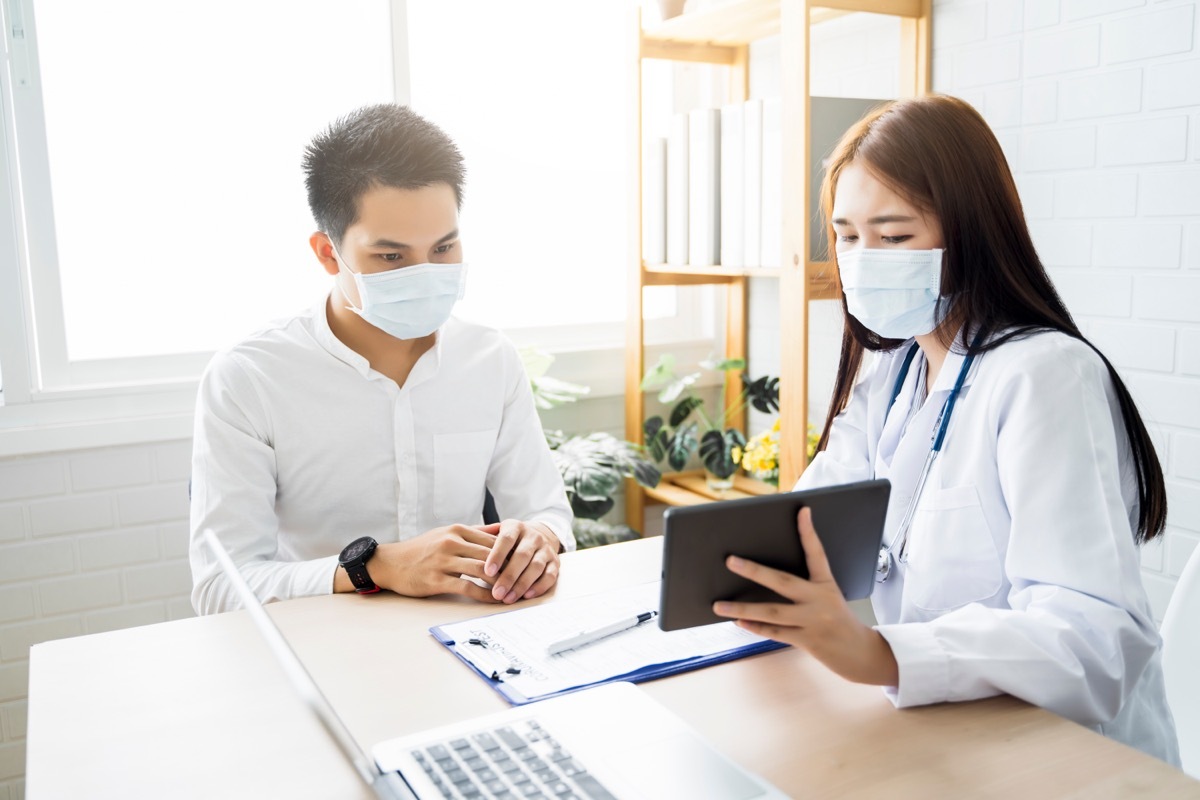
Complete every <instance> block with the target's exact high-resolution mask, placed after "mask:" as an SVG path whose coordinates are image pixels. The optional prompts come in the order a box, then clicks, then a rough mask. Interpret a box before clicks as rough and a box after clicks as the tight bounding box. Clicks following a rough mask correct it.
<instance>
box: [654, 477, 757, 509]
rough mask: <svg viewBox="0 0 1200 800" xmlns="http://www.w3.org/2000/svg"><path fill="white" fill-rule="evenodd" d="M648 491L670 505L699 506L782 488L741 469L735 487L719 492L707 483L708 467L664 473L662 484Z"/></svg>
mask: <svg viewBox="0 0 1200 800" xmlns="http://www.w3.org/2000/svg"><path fill="white" fill-rule="evenodd" d="M644 491H645V492H646V497H647V499H649V500H650V501H651V502H657V503H665V504H667V505H669V506H696V505H700V504H702V503H715V502H717V501H718V500H736V499H739V498H744V497H757V496H759V495H764V494H775V493H776V492H777V491H778V490H777V489H776V488H775V487H774V486H772V485H771V484H769V483H763V482H762V481H759V480H755V479H754V478H751V477H749V476H747V475H742V474H740V473H739V474H737V475H735V476H734V478H733V488H732V489H727V490H726V491H723V492H716V491H713V490H712V489H709V488H708V484H707V483H705V480H704V470H694V471H691V472H673V473H668V474H666V475H663V476H662V480H661V481H659V484H658V486H656V487H655V488H653V489H645V490H644Z"/></svg>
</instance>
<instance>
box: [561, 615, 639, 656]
mask: <svg viewBox="0 0 1200 800" xmlns="http://www.w3.org/2000/svg"><path fill="white" fill-rule="evenodd" d="M657 616H658V612H657V611H647V612H645V613H642V614H638V615H637V616H636V617H630V618H629V619H623V620H621V621H620V622H614V623H612V624H611V625H605V626H604V627H603V628H596V629H595V630H590V631H580V632H579V633H577V634H575V635H574V636H570V637H568V638H566V639H560V640H558V641H557V642H551V643H550V644H549V645H548V646H547V647H546V649H547V650H548V651H549V652H550V655H556V654H557V653H561V652H563V651H564V650H573V649H575V648H576V647H582V646H583V645H585V644H591V643H592V642H594V641H596V640H597V639H603V638H604V637H605V636H612V635H613V634H614V633H620V632H621V631H624V630H628V629H630V628H636V627H637V626H638V625H641V624H642V623H643V622H645V621H646V620H649V619H654V618H655V617H657Z"/></svg>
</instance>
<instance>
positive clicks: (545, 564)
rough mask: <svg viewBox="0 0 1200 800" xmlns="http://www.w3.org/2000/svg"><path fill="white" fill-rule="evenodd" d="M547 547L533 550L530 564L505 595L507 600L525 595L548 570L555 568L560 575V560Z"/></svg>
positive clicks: (510, 600)
mask: <svg viewBox="0 0 1200 800" xmlns="http://www.w3.org/2000/svg"><path fill="white" fill-rule="evenodd" d="M548 549H549V548H547V547H543V548H540V549H537V550H534V551H533V556H532V557H531V558H530V559H529V564H528V566H526V567H525V570H524V571H523V572H522V573H521V575H520V577H519V578H517V580H516V581H515V582H514V583H513V585H512V589H510V590H509V592H508V594H507V595H505V596H504V600H505V602H515V601H517V600H519V599H521V598H522V597H524V596H525V593H526V592H528V591H529V589H530V588H531V587H532V586H533V584H534V583H536V582H537V581H538V580H539V579H541V577H542V576H543V575H545V574H546V571H547V570H551V569H552V570H553V571H554V574H555V575H556V576H557V575H558V562H557V561H556V560H554V558H553V557H552V556H551V555H549V553H548Z"/></svg>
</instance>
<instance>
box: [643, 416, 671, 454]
mask: <svg viewBox="0 0 1200 800" xmlns="http://www.w3.org/2000/svg"><path fill="white" fill-rule="evenodd" d="M642 432H643V433H645V434H646V449H647V450H649V451H650V457H651V458H653V459H654V460H655V461H662V460H663V459H664V458H666V457H667V448H668V447H669V446H670V444H671V434H670V433H668V432H667V429H666V428H664V427H663V418H662V417H660V416H657V415H656V416H653V417H651V418H650V419H648V420H646V421H645V423H643V424H642Z"/></svg>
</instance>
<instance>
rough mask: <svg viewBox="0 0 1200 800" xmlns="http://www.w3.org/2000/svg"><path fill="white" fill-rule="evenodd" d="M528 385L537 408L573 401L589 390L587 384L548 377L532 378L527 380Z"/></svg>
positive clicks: (552, 406) (551, 406)
mask: <svg viewBox="0 0 1200 800" xmlns="http://www.w3.org/2000/svg"><path fill="white" fill-rule="evenodd" d="M529 387H530V389H531V390H532V391H533V400H534V402H535V403H536V404H537V407H538V408H542V409H546V408H554V407H556V406H561V405H564V404H566V403H574V402H575V401H576V400H578V399H579V398H581V397H583V396H584V395H586V394H588V393H589V392H591V389H590V388H588V387H587V386H580V385H579V384H577V383H568V382H567V381H560V380H559V379H558V378H550V377H541V378H532V379H530V381H529Z"/></svg>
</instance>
